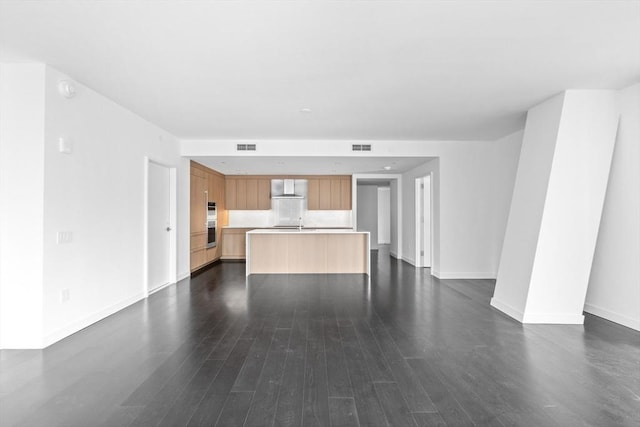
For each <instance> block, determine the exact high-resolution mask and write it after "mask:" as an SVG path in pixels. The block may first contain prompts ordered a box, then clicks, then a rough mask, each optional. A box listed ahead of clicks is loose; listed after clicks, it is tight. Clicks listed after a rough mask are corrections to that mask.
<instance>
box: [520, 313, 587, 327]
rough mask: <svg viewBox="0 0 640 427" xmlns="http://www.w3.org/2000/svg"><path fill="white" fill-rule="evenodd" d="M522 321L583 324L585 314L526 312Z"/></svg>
mask: <svg viewBox="0 0 640 427" xmlns="http://www.w3.org/2000/svg"><path fill="white" fill-rule="evenodd" d="M522 323H543V324H550V325H582V324H583V323H584V315H583V314H582V313H580V314H574V313H525V315H524V319H523V321H522Z"/></svg>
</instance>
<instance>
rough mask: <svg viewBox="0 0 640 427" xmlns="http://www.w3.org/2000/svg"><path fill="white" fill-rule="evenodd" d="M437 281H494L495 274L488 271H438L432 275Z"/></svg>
mask: <svg viewBox="0 0 640 427" xmlns="http://www.w3.org/2000/svg"><path fill="white" fill-rule="evenodd" d="M433 275H434V276H436V277H437V278H438V279H495V278H496V277H498V276H497V274H496V273H495V272H492V271H491V272H490V271H460V272H453V271H438V272H437V273H436V272H434V274H433Z"/></svg>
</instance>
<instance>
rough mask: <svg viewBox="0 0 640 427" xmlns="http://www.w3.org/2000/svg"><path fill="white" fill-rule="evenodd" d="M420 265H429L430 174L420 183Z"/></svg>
mask: <svg viewBox="0 0 640 427" xmlns="http://www.w3.org/2000/svg"><path fill="white" fill-rule="evenodd" d="M422 184H423V185H422V248H421V251H422V252H421V253H422V263H421V264H422V266H423V267H431V176H430V175H427V176H425V177H424V179H423V183H422Z"/></svg>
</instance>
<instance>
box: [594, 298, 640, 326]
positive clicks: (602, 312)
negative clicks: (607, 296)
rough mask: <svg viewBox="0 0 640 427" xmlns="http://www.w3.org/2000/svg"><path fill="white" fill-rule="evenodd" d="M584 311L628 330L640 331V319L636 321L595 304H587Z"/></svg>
mask: <svg viewBox="0 0 640 427" xmlns="http://www.w3.org/2000/svg"><path fill="white" fill-rule="evenodd" d="M584 311H585V312H587V313H589V314H593V315H594V316H598V317H602V318H603V319H606V320H609V321H611V322H614V323H618V324H620V325H622V326H626V327H627V328H631V329H635V330H636V331H640V319H634V318H632V317H628V316H625V315H622V314H619V313H616V312H614V311H611V310H607V309H606V308H602V307H598V306H597V305H593V304H585V305H584Z"/></svg>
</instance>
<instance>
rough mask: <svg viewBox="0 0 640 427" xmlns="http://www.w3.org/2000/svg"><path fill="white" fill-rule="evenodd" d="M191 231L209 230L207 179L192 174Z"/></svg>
mask: <svg viewBox="0 0 640 427" xmlns="http://www.w3.org/2000/svg"><path fill="white" fill-rule="evenodd" d="M190 210H191V233H202V232H205V231H207V180H206V179H205V178H204V177H202V176H200V175H198V174H193V173H192V174H191V203H190Z"/></svg>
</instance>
